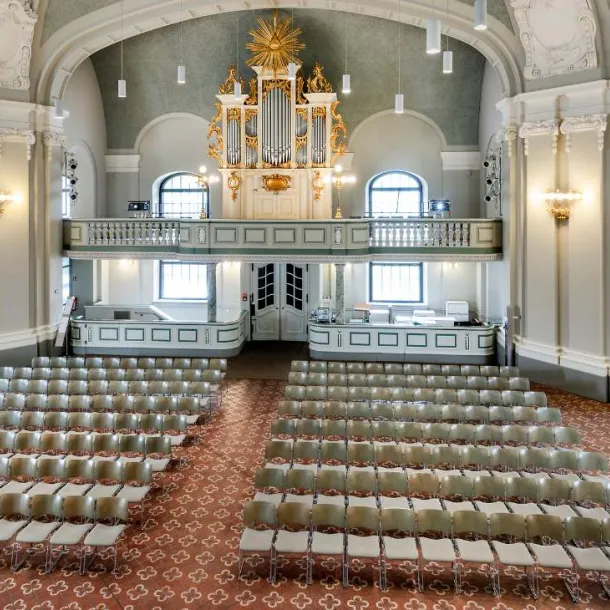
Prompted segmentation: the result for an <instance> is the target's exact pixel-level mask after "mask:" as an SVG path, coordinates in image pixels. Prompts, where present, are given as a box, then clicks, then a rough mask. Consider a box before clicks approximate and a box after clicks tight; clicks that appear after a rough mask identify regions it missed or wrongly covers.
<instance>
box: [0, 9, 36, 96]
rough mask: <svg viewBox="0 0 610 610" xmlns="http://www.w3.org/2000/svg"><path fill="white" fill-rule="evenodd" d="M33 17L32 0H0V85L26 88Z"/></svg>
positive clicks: (34, 21) (30, 53) (34, 18)
mask: <svg viewBox="0 0 610 610" xmlns="http://www.w3.org/2000/svg"><path fill="white" fill-rule="evenodd" d="M36 21H38V15H37V14H36V11H34V9H33V8H32V4H31V0H0V32H2V36H0V87H4V88H6V89H29V87H30V59H31V57H32V37H33V35H34V26H35V25H36Z"/></svg>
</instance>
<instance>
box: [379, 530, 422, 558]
mask: <svg viewBox="0 0 610 610" xmlns="http://www.w3.org/2000/svg"><path fill="white" fill-rule="evenodd" d="M383 547H384V549H385V553H384V554H385V558H386V559H388V560H392V559H398V560H402V559H407V560H411V561H416V560H417V559H418V557H419V551H418V550H417V542H416V540H415V538H390V537H389V536H384V537H383Z"/></svg>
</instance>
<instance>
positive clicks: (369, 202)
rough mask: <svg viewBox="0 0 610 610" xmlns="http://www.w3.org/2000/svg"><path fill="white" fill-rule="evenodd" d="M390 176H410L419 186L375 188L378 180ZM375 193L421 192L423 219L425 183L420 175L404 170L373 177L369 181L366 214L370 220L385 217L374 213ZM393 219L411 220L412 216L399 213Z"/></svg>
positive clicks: (388, 171)
mask: <svg viewBox="0 0 610 610" xmlns="http://www.w3.org/2000/svg"><path fill="white" fill-rule="evenodd" d="M389 174H402V175H404V176H408V177H409V178H411V179H412V180H415V182H417V184H418V186H416V187H397V188H389V187H375V183H376V182H377V181H378V180H381V179H382V178H384V177H385V176H388V175H389ZM375 191H377V192H380V191H386V192H388V191H398V192H405V193H415V192H419V213H418V216H419V217H421V216H423V214H424V194H425V183H424V181H423V180H422V179H421V178H420V177H419V176H418V175H416V174H413V173H412V172H408V171H406V170H404V169H390V170H387V171H385V172H381V173H380V174H377V175H376V176H373V177H372V178H371V180H369V183H368V186H367V202H366V212H367V216H368V217H369V218H376V217H377V216H375V214H379V215H380V216H383V214H382V213H381V212H374V211H373V194H374V192H375ZM392 217H393V218H409V217H410V216H405V215H404V214H399V213H397V214H393V215H392Z"/></svg>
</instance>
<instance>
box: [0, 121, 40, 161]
mask: <svg viewBox="0 0 610 610" xmlns="http://www.w3.org/2000/svg"><path fill="white" fill-rule="evenodd" d="M4 142H24V143H25V145H26V159H27V160H28V161H30V160H31V158H32V146H34V144H36V134H35V133H34V131H32V130H30V129H16V128H13V129H11V128H7V127H1V128H0V158H1V157H2V144H3V143H4Z"/></svg>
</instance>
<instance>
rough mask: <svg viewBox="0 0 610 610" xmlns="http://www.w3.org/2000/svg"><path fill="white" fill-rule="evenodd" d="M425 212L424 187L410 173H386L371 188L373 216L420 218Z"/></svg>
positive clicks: (370, 209)
mask: <svg viewBox="0 0 610 610" xmlns="http://www.w3.org/2000/svg"><path fill="white" fill-rule="evenodd" d="M422 212H423V185H422V182H421V180H420V179H419V178H417V176H414V175H413V174H410V173H408V172H386V173H384V174H380V175H379V176H377V177H376V178H374V179H373V180H372V181H371V183H370V186H369V213H370V215H371V216H373V217H376V216H390V215H392V216H407V217H408V216H419V215H420V214H421V213H422Z"/></svg>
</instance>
